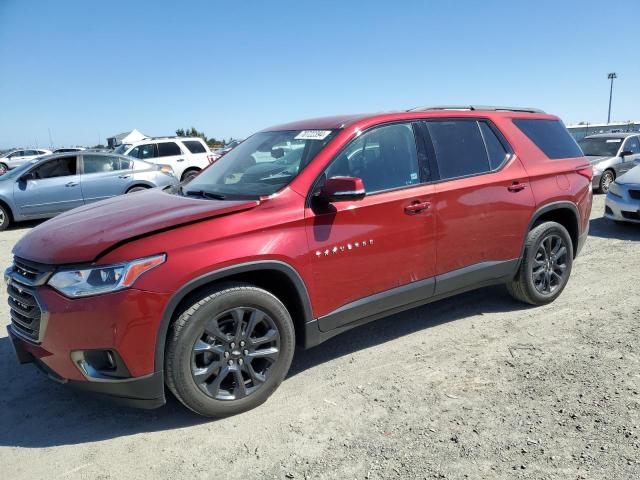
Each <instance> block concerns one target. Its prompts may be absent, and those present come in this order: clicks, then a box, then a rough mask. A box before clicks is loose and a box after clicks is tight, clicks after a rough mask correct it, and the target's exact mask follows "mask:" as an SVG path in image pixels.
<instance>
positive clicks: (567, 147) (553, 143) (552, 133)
mask: <svg viewBox="0 0 640 480" xmlns="http://www.w3.org/2000/svg"><path fill="white" fill-rule="evenodd" d="M513 123H514V124H515V125H516V127H518V128H519V129H520V130H521V131H522V133H524V134H525V135H526V136H527V137H529V140H531V141H532V142H533V143H535V144H536V146H537V147H538V148H539V149H540V150H542V151H543V152H544V154H545V155H546V156H547V157H549V158H550V159H552V160H557V159H560V158H574V157H582V155H583V154H582V150H580V147H579V146H578V144H577V143H576V141H575V140H574V139H573V137H572V136H571V134H570V133H569V132H568V131H567V129H566V128H565V126H564V125H563V124H562V122H560V121H559V120H544V119H537V118H536V119H523V118H517V119H514V120H513Z"/></svg>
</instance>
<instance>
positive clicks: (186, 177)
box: [180, 169, 200, 183]
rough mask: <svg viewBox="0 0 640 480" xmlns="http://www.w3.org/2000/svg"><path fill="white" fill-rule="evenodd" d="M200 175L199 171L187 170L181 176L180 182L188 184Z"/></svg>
mask: <svg viewBox="0 0 640 480" xmlns="http://www.w3.org/2000/svg"><path fill="white" fill-rule="evenodd" d="M199 173H200V170H194V169H191V170H187V171H186V172H184V173H183V174H182V179H181V180H180V181H181V182H185V183H187V182H190V181H191V180H193V179H194V178H195V177H196V176H197V175H198V174H199Z"/></svg>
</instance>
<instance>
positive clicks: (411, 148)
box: [325, 123, 420, 194]
mask: <svg viewBox="0 0 640 480" xmlns="http://www.w3.org/2000/svg"><path fill="white" fill-rule="evenodd" d="M325 174H326V178H331V177H337V176H346V177H358V178H361V179H362V181H363V183H364V188H365V190H366V191H367V194H370V193H376V192H382V191H385V190H391V189H395V188H402V187H406V186H409V185H415V184H418V183H420V168H419V164H418V153H417V149H416V141H415V136H414V132H413V127H412V125H411V124H410V123H400V124H393V125H385V126H382V127H377V128H374V129H373V130H370V131H367V132H365V133H364V134H362V135H361V136H360V137H358V138H357V139H355V140H353V141H352V142H351V143H350V144H349V145H348V146H347V147H346V148H345V149H344V150H343V151H342V152H341V153H340V154H339V155H338V156H337V157H336V159H335V160H334V161H333V162H332V163H331V165H329V167H328V168H327V170H326V171H325Z"/></svg>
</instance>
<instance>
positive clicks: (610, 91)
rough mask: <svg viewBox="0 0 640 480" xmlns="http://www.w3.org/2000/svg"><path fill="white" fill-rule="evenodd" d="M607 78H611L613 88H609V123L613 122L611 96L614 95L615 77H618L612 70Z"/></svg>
mask: <svg viewBox="0 0 640 480" xmlns="http://www.w3.org/2000/svg"><path fill="white" fill-rule="evenodd" d="M607 78H608V79H609V80H611V88H610V89H609V114H608V115H607V125H608V124H609V123H611V98H612V97H613V79H614V78H618V75H616V73H615V72H611V73H610V74H609V75H607Z"/></svg>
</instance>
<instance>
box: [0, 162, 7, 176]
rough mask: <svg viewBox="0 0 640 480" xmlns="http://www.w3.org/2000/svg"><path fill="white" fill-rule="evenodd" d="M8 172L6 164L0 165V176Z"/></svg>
mask: <svg viewBox="0 0 640 480" xmlns="http://www.w3.org/2000/svg"><path fill="white" fill-rule="evenodd" d="M8 171H9V167H8V166H7V164H6V163H0V175H4V174H5V173H7V172H8Z"/></svg>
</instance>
